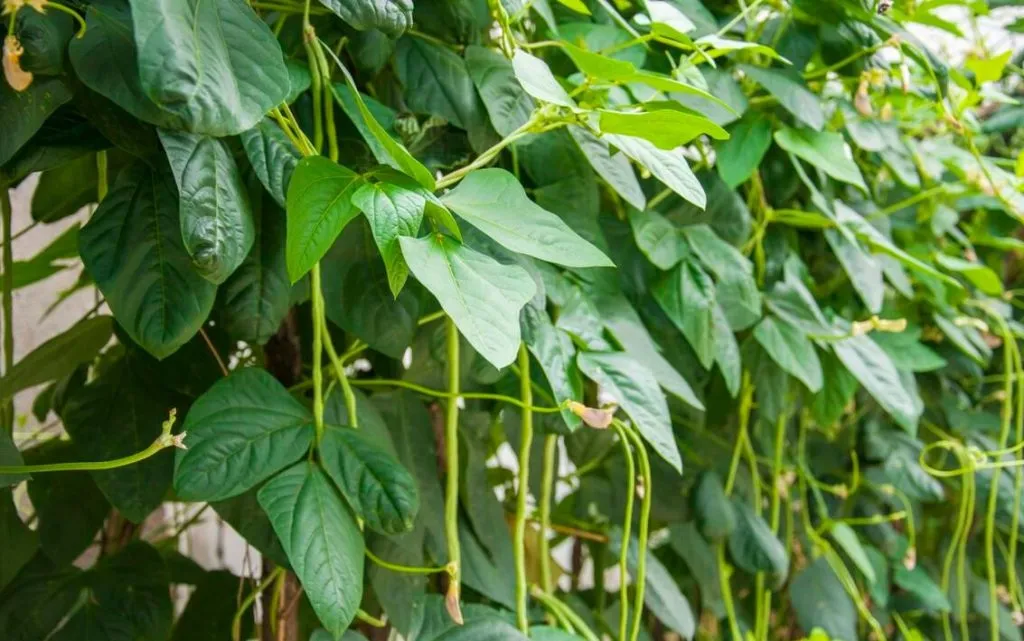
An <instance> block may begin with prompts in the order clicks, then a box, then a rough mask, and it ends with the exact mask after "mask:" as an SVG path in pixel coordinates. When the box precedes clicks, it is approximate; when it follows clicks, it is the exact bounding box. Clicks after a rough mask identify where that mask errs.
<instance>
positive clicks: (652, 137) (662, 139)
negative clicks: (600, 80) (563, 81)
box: [600, 109, 729, 150]
mask: <svg viewBox="0 0 1024 641" xmlns="http://www.w3.org/2000/svg"><path fill="white" fill-rule="evenodd" d="M600 113H601V131H602V132H604V133H607V134H620V135H623V136H635V137H638V138H643V139H644V140H647V141H649V142H651V143H653V144H654V146H655V147H657V148H659V149H664V150H672V149H675V148H676V147H678V146H680V145H685V144H687V143H689V142H692V141H693V139H694V138H697V137H698V136H702V135H707V136H709V137H711V138H714V139H715V140H725V139H726V138H728V137H729V134H728V133H726V131H725V130H724V129H722V128H721V127H719V126H718V125H716V124H715V123H714V122H712V121H710V120H708V119H707V118H705V117H704V116H698V115H694V114H690V113H685V112H683V111H678V110H676V109H656V110H653V111H641V112H627V111H601V112H600Z"/></svg>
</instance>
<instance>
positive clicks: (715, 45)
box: [695, 34, 789, 64]
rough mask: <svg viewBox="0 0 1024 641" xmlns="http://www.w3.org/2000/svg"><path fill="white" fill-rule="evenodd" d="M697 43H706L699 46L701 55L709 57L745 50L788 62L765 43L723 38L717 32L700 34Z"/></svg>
mask: <svg viewBox="0 0 1024 641" xmlns="http://www.w3.org/2000/svg"><path fill="white" fill-rule="evenodd" d="M695 44H697V45H706V46H704V47H701V49H702V50H703V55H705V56H708V57H710V58H718V57H720V56H723V55H725V54H728V53H732V52H734V51H747V52H750V53H757V54H761V55H763V56H767V57H769V58H774V59H776V60H780V61H782V62H785V63H787V64H788V63H789V61H788V60H786V59H785V58H783V57H782V56H780V55H779V53H778V52H777V51H775V50H774V49H772V48H771V47H769V46H767V45H762V44H758V43H756V42H749V41H747V40H730V39H728V38H723V37H722V36H720V35H717V34H708V35H706V36H702V37H700V38H698V39H697V40H696V41H695Z"/></svg>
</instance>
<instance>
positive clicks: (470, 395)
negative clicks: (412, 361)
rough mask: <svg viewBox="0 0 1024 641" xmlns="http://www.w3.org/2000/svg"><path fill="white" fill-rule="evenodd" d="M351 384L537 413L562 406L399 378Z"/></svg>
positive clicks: (547, 411)
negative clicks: (496, 403) (495, 403)
mask: <svg viewBox="0 0 1024 641" xmlns="http://www.w3.org/2000/svg"><path fill="white" fill-rule="evenodd" d="M351 384H352V385H354V386H356V387H401V388H403V389H407V390H412V391H414V392H419V393H420V394H424V395H426V396H434V397H437V398H458V397H461V398H465V399H476V400H484V401H500V402H502V403H508V404H510V405H515V406H516V407H518V408H520V409H524V410H525V409H528V410H530V411H531V412H535V413H538V414H554V413H556V412H561V411H562V408H561V406H559V407H537V406H535V405H524V404H523V401H521V400H520V399H518V398H515V397H512V396H505V395H504V394H492V393H490V392H459V393H456V394H455V395H454V396H453V395H452V393H451V392H450V391H448V392H446V391H444V390H438V389H432V388H430V387H424V386H423V385H417V384H416V383H410V382H409V381H403V380H400V379H392V378H373V379H358V380H353V381H351Z"/></svg>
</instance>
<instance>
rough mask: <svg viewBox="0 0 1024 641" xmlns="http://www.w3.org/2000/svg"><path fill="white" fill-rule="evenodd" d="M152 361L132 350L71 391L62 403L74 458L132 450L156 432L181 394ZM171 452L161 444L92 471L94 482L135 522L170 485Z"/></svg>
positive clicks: (99, 457)
mask: <svg viewBox="0 0 1024 641" xmlns="http://www.w3.org/2000/svg"><path fill="white" fill-rule="evenodd" d="M157 376H158V374H157V372H156V371H155V368H154V367H153V364H152V362H151V361H150V359H148V358H147V357H146V356H145V355H143V354H141V353H139V352H137V351H132V352H129V353H128V354H127V355H126V356H125V357H123V358H121V359H120V360H119V361H117V362H115V363H113V364H112V365H109V366H108V367H107V368H106V369H105V370H104V371H103V373H102V374H101V375H100V376H99V378H97V379H96V380H94V381H92V382H90V383H89V384H88V385H86V386H85V387H84V388H82V389H81V390H78V391H76V392H75V393H74V394H73V395H72V396H71V398H70V399H68V401H67V405H66V406H65V408H64V412H63V418H64V427H65V428H66V429H67V431H68V434H70V435H71V440H72V442H73V443H74V445H75V448H76V450H77V452H78V460H85V461H105V460H109V459H115V458H120V457H122V456H128V455H129V454H135V453H136V452H139V451H140V450H143V449H145V448H146V447H147V446H149V445H150V444H151V443H152V442H153V441H154V440H155V439H156V438H157V436H159V435H160V433H161V426H162V424H163V422H164V421H166V420H167V416H168V413H169V412H170V410H171V409H173V408H176V407H182V406H183V404H184V403H185V399H183V398H182V397H181V395H178V394H172V393H169V392H167V391H166V390H165V389H164V388H163V387H162V386H161V382H160V381H158V380H156V377H157ZM173 467H174V461H173V454H172V453H171V452H170V451H169V450H164V451H162V452H160V453H158V454H156V455H155V456H153V457H150V458H148V459H146V460H144V461H141V462H139V463H135V464H133V465H128V466H124V467H119V468H115V469H111V470H102V471H95V472H92V477H93V479H94V480H95V481H96V485H98V486H99V488H100V490H102V491H103V494H104V495H105V496H106V497H107V499H108V500H109V501H110V503H111V505H113V506H114V507H115V508H117V509H118V511H119V512H121V514H123V515H124V516H125V518H127V519H129V520H131V521H132V522H135V523H141V522H142V521H143V520H144V519H145V518H146V517H147V516H149V514H150V512H152V511H153V510H154V509H156V508H157V507H158V506H159V505H160V503H161V502H162V501H163V499H164V495H165V494H166V493H167V490H168V488H169V487H170V485H171V476H172V474H173Z"/></svg>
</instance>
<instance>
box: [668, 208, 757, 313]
mask: <svg viewBox="0 0 1024 641" xmlns="http://www.w3.org/2000/svg"><path fill="white" fill-rule="evenodd" d="M683 236H684V237H685V238H686V241H687V244H688V245H689V247H690V248H691V249H692V250H693V253H695V254H696V255H697V258H699V259H700V262H701V263H702V264H703V265H704V266H705V267H707V268H708V270H709V271H711V273H712V274H714V276H715V279H716V280H717V283H716V294H717V300H718V304H719V305H720V306H721V307H722V311H723V312H724V314H725V317H726V318H727V319H728V320H729V325H730V326H731V327H732V329H734V330H736V331H740V330H743V329H746V328H748V327H750V326H751V325H753V324H754V323H756V322H757V320H758V319H759V318H761V292H760V290H758V287H757V282H756V281H755V280H754V266H753V264H752V263H751V262H750V261H749V260H748V259H747V258H746V257H745V256H744V255H743V254H742V253H740V251H739V250H738V249H736V248H735V247H733V246H732V245H730V244H729V243H727V242H725V241H724V240H722V239H721V238H719V237H718V234H716V233H715V232H714V231H713V230H712V229H711V228H710V227H708V226H707V225H688V226H686V227H684V228H683Z"/></svg>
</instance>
